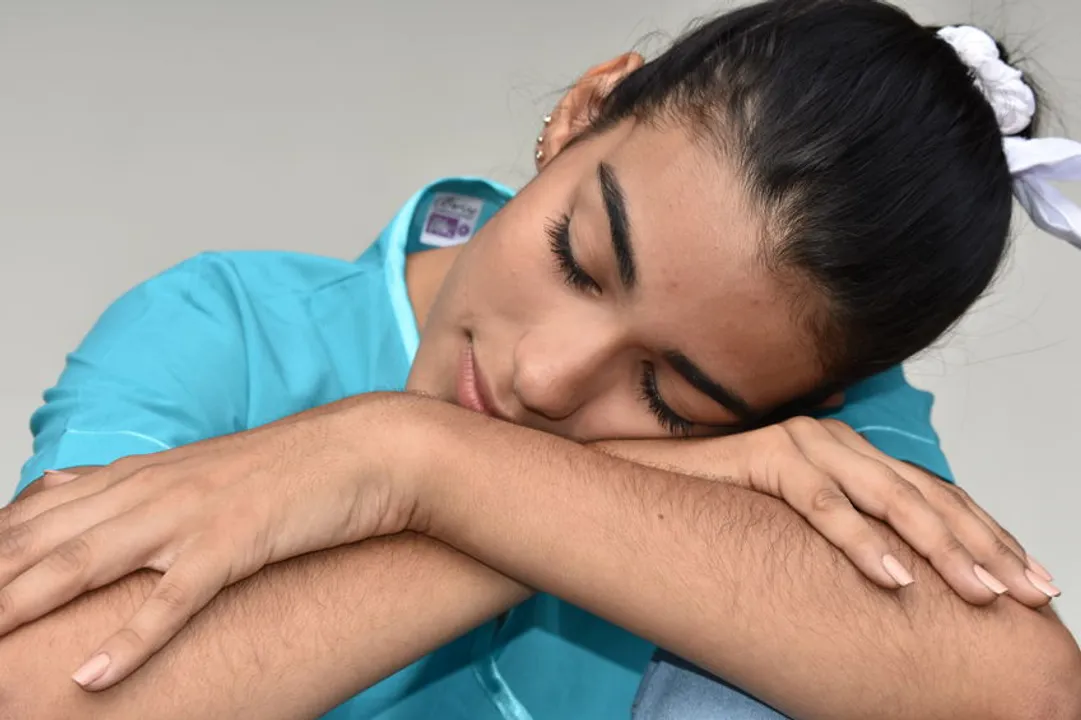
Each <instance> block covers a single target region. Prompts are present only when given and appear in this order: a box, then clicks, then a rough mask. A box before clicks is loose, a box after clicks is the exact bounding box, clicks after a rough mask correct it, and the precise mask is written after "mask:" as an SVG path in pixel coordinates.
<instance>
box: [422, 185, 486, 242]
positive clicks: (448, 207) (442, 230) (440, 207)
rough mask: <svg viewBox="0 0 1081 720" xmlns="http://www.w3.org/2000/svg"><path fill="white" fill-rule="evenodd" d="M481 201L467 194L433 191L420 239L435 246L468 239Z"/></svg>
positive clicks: (472, 231)
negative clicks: (433, 195) (430, 205)
mask: <svg viewBox="0 0 1081 720" xmlns="http://www.w3.org/2000/svg"><path fill="white" fill-rule="evenodd" d="M483 209H484V201H483V200H481V199H479V198H475V197H469V196H467V195H455V194H453V193H436V194H435V197H434V198H433V199H432V207H431V208H430V209H429V210H428V217H426V218H424V229H423V231H422V232H421V234H420V241H421V242H422V243H423V244H425V245H432V246H434V247H450V246H452V245H461V244H462V243H464V242H469V239H470V238H472V237H473V233H474V232H476V230H477V223H478V221H479V220H480V213H481V210H483Z"/></svg>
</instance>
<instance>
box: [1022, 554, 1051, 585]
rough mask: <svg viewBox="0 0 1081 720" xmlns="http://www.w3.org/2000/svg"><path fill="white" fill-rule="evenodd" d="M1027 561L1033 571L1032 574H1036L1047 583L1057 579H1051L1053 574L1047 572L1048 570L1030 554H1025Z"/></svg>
mask: <svg viewBox="0 0 1081 720" xmlns="http://www.w3.org/2000/svg"><path fill="white" fill-rule="evenodd" d="M1025 561H1026V562H1027V563H1028V566H1029V568H1031V569H1032V572H1034V573H1036V574H1037V575H1039V576H1040V577H1042V578H1043V579H1044V580H1046V581H1047V582H1051V581H1052V580H1054V579H1055V578H1053V577H1051V573H1049V572H1047V568H1045V567H1044V566H1043V565H1041V564H1040V563H1038V562H1036V558H1034V557H1032V556H1031V555H1029V554H1028V553H1025Z"/></svg>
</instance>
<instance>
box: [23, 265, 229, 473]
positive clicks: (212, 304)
mask: <svg viewBox="0 0 1081 720" xmlns="http://www.w3.org/2000/svg"><path fill="white" fill-rule="evenodd" d="M238 287H239V286H238V285H237V283H235V282H233V278H231V276H230V268H229V265H228V263H227V262H225V261H223V260H220V259H218V258H217V257H216V256H213V255H204V256H199V257H197V258H195V259H193V260H189V261H187V262H185V263H183V264H181V265H178V266H177V267H175V268H173V269H171V270H169V271H166V272H165V273H163V274H162V275H159V276H158V277H156V278H153V279H151V280H149V281H147V282H145V283H143V284H142V285H139V286H138V287H136V288H135V289H133V290H131V291H130V292H128V293H126V294H125V295H124V296H123V297H121V298H120V299H119V300H117V301H116V302H115V303H113V305H112V306H110V307H109V309H108V310H106V311H105V313H104V314H103V315H102V316H101V318H100V319H99V320H98V321H97V323H96V324H95V325H94V327H93V329H92V330H91V331H90V333H89V334H88V335H87V336H86V338H85V339H84V340H83V341H82V343H81V344H80V345H79V347H78V348H77V349H76V350H75V352H73V353H71V354H70V355H69V356H68V358H67V363H66V365H65V368H64V371H63V373H62V374H61V376H60V379H59V380H58V381H57V384H56V386H55V387H53V388H51V389H50V390H48V391H46V392H45V397H44V399H45V404H44V405H43V406H42V407H41V408H40V409H38V410H37V412H35V413H34V415H33V417H32V418H31V421H30V429H31V432H32V433H33V435H34V454H33V456H32V457H31V458H30V459H29V460H28V461H27V462H26V464H25V465H24V466H23V469H22V473H21V477H20V482H19V486H18V491H19V492H21V491H22V489H23V488H24V487H26V485H28V484H29V483H30V482H32V481H33V480H34V479H35V478H37V477H39V476H40V475H41V473H42V472H43V471H44V470H46V469H50V468H58V469H59V468H65V467H74V466H78V465H105V464H108V463H110V462H112V461H114V460H116V459H118V458H121V457H126V456H129V455H141V454H146V453H153V452H158V451H161V450H166V449H169V448H173V447H177V446H179V445H185V444H188V443H192V442H196V441H198V440H203V439H206V438H209V437H214V436H217V435H222V434H226V433H229V432H235V431H236V430H240V429H242V427H243V422H244V417H245V410H244V407H245V388H246V362H245V348H244V345H245V343H244V333H243V322H242V317H243V314H244V298H243V296H242V295H241V294H238V292H237V289H238Z"/></svg>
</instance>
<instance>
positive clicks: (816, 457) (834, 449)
mask: <svg viewBox="0 0 1081 720" xmlns="http://www.w3.org/2000/svg"><path fill="white" fill-rule="evenodd" d="M797 443H799V444H800V446H801V448H803V449H804V452H805V453H806V454H807V456H808V457H809V458H810V459H811V461H812V462H814V463H815V464H816V465H818V466H819V467H820V468H822V469H823V470H824V471H825V472H827V473H829V474H830V475H831V476H832V477H833V478H834V479H835V480H836V481H837V482H838V483H839V484H840V485H841V487H842V488H843V489H844V492H845V494H846V495H848V497H850V498H851V499H852V502H853V503H854V504H855V505H856V506H857V507H859V508H860V509H862V510H863V511H864V512H866V513H867V514H868V515H871V516H873V517H876V518H878V519H879V520H882V521H884V522H886V523H887V524H888V525H889V526H890V527H891V528H893V530H894V531H895V532H896V533H897V534H898V535H899V536H900V537H901V538H902V539H903V540H904V541H905V542H906V543H908V545H909V546H911V547H912V548H913V549H914V550H915V551H916V552H918V553H919V554H920V555H922V556H923V557H925V558H927V559H928V560H929V561H930V562H931V564H932V565H933V566H934V568H935V569H936V570H937V571H938V573H939V575H941V576H942V578H943V579H944V580H945V581H946V582H947V583H948V584H949V585H950V587H952V588H953V589H954V591H955V592H957V594H958V595H960V596H961V597H962V598H964V599H965V600H966V601H968V602H970V603H972V604H976V605H986V604H988V603H990V602H993V601H994V600H995V598H997V597H998V594H999V593H996V592H995V591H994V590H992V589H991V588H990V587H988V586H987V585H986V584H985V583H984V582H982V581H981V573H980V572H979V571H977V570H976V564H977V563H976V559H975V558H974V557H973V556H972V554H971V553H970V552H969V549H968V548H967V547H966V546H965V544H964V543H963V542H962V541H961V540H960V539H959V538H958V537H957V536H956V535H955V534H954V533H953V531H952V530H951V528H950V527H949V526H948V525H947V524H946V522H945V521H944V520H943V518H942V516H941V515H939V513H938V512H937V511H936V510H935V508H933V507H932V506H931V505H930V504H929V503H928V501H927V498H925V497H924V496H923V494H922V493H921V492H920V490H919V489H918V488H917V487H916V486H915V485H913V484H912V483H910V482H908V481H907V480H905V479H904V478H902V477H901V476H900V475H899V474H897V473H896V472H894V471H893V470H892V469H890V468H889V467H888V466H887V465H885V464H883V463H881V462H878V461H877V460H876V459H874V458H871V457H867V456H866V455H864V454H862V453H859V452H856V451H854V450H853V449H852V448H850V447H848V446H847V445H845V444H843V443H840V442H837V439H836V437H835V436H834V435H833V434H832V433H830V432H829V430H828V429H827V428H826V427H825V426H823V425H822V424H821V423H814V424H813V425H811V424H808V425H805V426H802V427H801V428H800V433H799V437H798V438H797Z"/></svg>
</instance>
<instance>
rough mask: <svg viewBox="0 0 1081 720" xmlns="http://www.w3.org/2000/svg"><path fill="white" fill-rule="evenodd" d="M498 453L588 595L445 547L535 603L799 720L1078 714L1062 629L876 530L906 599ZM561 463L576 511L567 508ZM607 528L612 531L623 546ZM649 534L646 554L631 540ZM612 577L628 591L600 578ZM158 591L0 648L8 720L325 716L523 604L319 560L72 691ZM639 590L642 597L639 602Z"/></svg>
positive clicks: (798, 541) (741, 512)
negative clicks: (635, 636) (950, 584)
mask: <svg viewBox="0 0 1081 720" xmlns="http://www.w3.org/2000/svg"><path fill="white" fill-rule="evenodd" d="M509 432H512V433H514V432H515V431H514V430H509ZM504 440H508V441H510V442H512V443H513V444H512V445H511V446H510V447H511V450H512V451H513V452H514V455H515V457H517V458H519V459H521V458H526V459H527V461H526V462H524V463H522V462H518V463H516V464H515V465H514V467H515V471H516V472H518V471H521V472H522V474H523V475H524V476H525V477H523V478H521V481H522V483H523V485H524V486H526V487H535V488H537V491H536V492H535V493H534V494H533V495H532V496H531V497H530V496H528V495H527V494H522V496H521V498H520V499H521V502H523V503H528V504H529V505H530V511H531V512H535V513H537V523H536V526H535V527H529V528H519V529H520V530H522V531H523V532H524V533H525V534H526V535H529V536H531V538H532V540H533V541H545V542H559V540H558V539H555V538H552V537H548V538H547V539H545V537H544V535H543V526H544V525H545V524H546V523H548V524H551V521H552V515H551V513H559V512H562V513H564V514H565V513H567V512H570V511H574V512H579V513H580V514H579V516H578V517H577V518H576V522H575V523H573V527H574V530H573V532H571V533H569V537H568V538H567V542H568V543H573V544H574V545H575V546H577V547H589V548H590V549H589V551H588V552H582V553H580V554H579V555H578V556H577V557H576V556H574V554H573V553H568V554H567V555H566V560H567V563H568V566H570V567H573V568H575V573H574V575H575V576H576V577H577V579H576V580H570V581H567V583H566V584H563V581H561V580H559V579H558V578H553V577H549V576H547V575H546V573H545V572H544V570H543V568H542V567H541V565H542V564H540V563H537V562H535V559H534V560H531V559H529V558H525V559H520V558H519V559H511V558H509V557H501V556H500V555H499V554H491V553H486V552H485V551H484V550H481V549H479V548H478V549H476V550H475V549H474V548H473V545H474V544H477V543H484V544H488V545H497V544H498V543H491V542H490V540H491V538H485V537H482V536H477V535H471V534H470V533H469V532H468V531H466V532H463V531H462V529H461V528H452V527H446V528H442V530H441V531H442V532H444V533H446V534H447V537H453V539H454V541H455V544H459V543H460V544H461V545H463V546H465V547H466V548H467V549H468V550H469V551H470V552H474V554H476V555H477V556H478V557H481V558H482V559H484V560H485V561H486V562H488V563H489V564H492V565H494V566H496V567H501V568H503V569H504V570H508V571H509V570H510V569H512V566H514V565H515V564H521V571H520V574H519V575H518V576H519V577H522V578H523V579H525V580H527V581H528V582H530V583H532V584H534V585H535V586H537V587H539V588H541V589H544V590H547V591H552V592H555V593H556V594H559V595H561V596H563V597H566V598H568V599H570V600H572V601H574V602H577V603H579V604H581V605H583V606H585V607H586V608H587V609H591V610H593V611H594V612H598V614H601V615H603V616H606V617H608V618H609V619H610V620H612V621H614V622H616V623H618V624H622V625H624V626H627V627H630V628H631V629H633V630H635V631H636V632H639V633H641V634H643V635H644V636H646V637H650V638H651V639H654V640H655V641H657V642H658V643H659V644H662V645H665V646H667V647H669V648H671V649H673V650H674V651H676V652H678V653H680V654H683V655H685V656H687V657H689V658H691V659H694V660H695V661H697V662H699V663H701V664H703V665H704V666H706V667H707V668H709V669H710V670H713V671H714V672H717V673H719V674H721V675H723V676H725V677H726V678H728V679H730V680H732V681H735V682H737V683H738V684H740V685H742V686H744V687H745V688H746V689H747V690H749V691H751V692H752V693H754V694H756V695H758V696H760V697H762V698H763V699H764V700H766V701H768V702H771V703H772V704H774V705H776V706H777V707H779V708H780V709H782V710H784V711H786V712H787V713H788V714H791V715H793V716H796V717H801V718H815V717H830V718H843V717H853V718H865V717H869V716H874V717H883V718H894V717H895V718H921V719H924V718H937V717H941V718H958V717H973V718H1042V719H1053V718H1068V719H1070V720H1075V718H1077V717H1081V709H1079V707H1078V703H1079V702H1081V656H1079V655H1078V651H1077V647H1076V644H1075V643H1074V641H1073V639H1072V638H1071V637H1070V635H1069V633H1068V632H1067V631H1066V630H1065V628H1063V627H1062V626H1061V624H1060V623H1058V622H1057V620H1055V619H1054V617H1053V616H1052V615H1051V614H1050V612H1042V613H1038V612H1034V611H1032V610H1029V609H1028V608H1024V607H1022V606H1020V605H1018V604H1016V603H1014V602H1013V601H1011V600H1009V599H1002V600H1000V601H998V602H996V603H995V604H994V605H992V606H990V607H988V608H976V607H972V606H969V605H967V604H966V603H964V602H963V601H962V600H960V599H959V598H958V597H957V596H956V595H955V594H954V593H953V592H952V591H951V590H950V589H949V588H947V587H946V586H945V584H944V583H943V582H942V581H941V580H940V579H939V577H938V575H937V573H936V572H935V571H934V570H933V569H932V568H930V567H929V566H928V565H927V564H926V563H925V562H924V561H922V559H921V558H919V557H917V556H916V555H915V554H914V553H912V552H911V551H910V550H909V549H908V548H907V546H906V545H905V544H904V543H902V542H901V541H900V540H899V539H897V538H896V537H895V536H893V535H892V533H890V531H888V530H887V529H885V528H884V527H882V526H878V529H879V531H880V532H882V533H883V535H884V536H885V537H887V538H889V543H890V545H891V547H892V548H893V550H894V553H895V554H896V555H897V556H898V557H899V558H900V559H901V561H902V562H903V563H905V564H906V565H907V566H908V567H910V568H912V569H913V571H914V575H915V576H916V579H917V582H916V585H915V586H913V587H911V588H908V589H906V590H905V591H903V592H901V593H891V592H886V591H882V590H879V589H877V588H876V587H874V586H872V585H871V584H870V583H868V582H867V581H866V580H864V579H863V578H862V577H861V576H860V575H859V573H858V572H857V571H856V570H855V569H854V568H853V567H852V566H851V563H850V562H849V561H848V560H847V559H846V558H844V556H842V555H841V554H840V553H839V552H838V551H836V550H835V549H834V548H833V547H832V546H830V545H829V544H828V543H827V542H826V541H825V540H824V539H822V538H821V537H820V536H819V535H818V534H817V533H816V532H815V531H813V530H812V529H811V528H810V527H809V526H808V525H807V524H806V523H805V522H804V521H803V520H802V519H801V518H799V517H798V516H797V515H796V514H795V513H794V512H793V511H792V510H790V509H789V508H788V507H787V506H785V505H784V504H783V503H781V502H779V501H776V500H774V499H772V498H768V497H765V496H762V495H758V494H756V493H753V492H749V491H746V490H742V489H740V488H738V487H733V486H728V485H723V484H718V483H706V482H704V481H701V480H696V479H693V478H687V477H682V476H677V475H673V474H671V473H666V472H661V471H656V470H650V469H646V468H641V467H638V466H634V465H629V464H627V463H623V462H621V461H617V460H614V459H612V458H609V457H606V456H603V455H601V454H599V453H592V452H588V451H585V450H583V451H582V453H580V454H579V453H576V454H574V455H573V457H571V458H569V459H568V460H567V463H570V464H571V465H570V466H568V465H567V464H565V463H552V462H551V452H552V447H551V446H549V445H546V444H545V443H548V442H549V441H547V440H544V439H535V438H532V437H530V438H529V439H523V437H521V436H518V435H516V436H515V437H508V438H504ZM552 442H556V443H557V444H558V441H557V440H553V441H552ZM533 443H536V444H533ZM529 458H532V462H530V461H529V460H528V459H529ZM541 459H544V462H540V460H541ZM500 463H501V460H500V458H498V457H495V458H492V459H491V460H490V461H487V462H483V463H481V464H479V465H478V464H476V463H474V466H473V467H474V471H476V472H480V473H483V474H485V475H486V476H488V477H489V478H490V479H492V480H495V479H496V478H498V477H499V475H500V473H503V474H505V472H506V470H507V466H506V464H502V465H501V464H500ZM569 467H573V475H574V477H573V478H569V479H570V480H572V481H573V482H574V483H575V491H574V495H575V498H576V502H575V503H574V506H573V508H572V507H568V506H561V505H560V499H559V498H560V495H561V494H564V495H565V494H566V493H565V487H564V488H561V487H560V483H561V481H560V480H559V478H560V477H562V475H567V470H568V469H569ZM561 473H562V475H561ZM565 479H566V478H565ZM545 483H549V484H548V485H545ZM479 487H483V484H482V485H480V486H479ZM545 487H548V490H545V489H544V488H545ZM583 487H584V488H587V490H586V491H585V492H586V496H582V495H581V494H580V493H581V492H582V488H583ZM491 497H494V496H491ZM479 499H482V500H483V497H481V498H479ZM574 508H591V510H589V511H588V512H586V511H577V510H574ZM660 515H663V516H664V520H663V522H662V521H661V519H660V517H659V516H660ZM606 518H607V520H606ZM613 518H616V519H618V522H619V525H620V528H621V531H620V532H619V533H612V532H611V530H612V524H611V522H612V519H613ZM562 527H563V528H566V527H568V524H567V523H565V522H564V524H563V525H562ZM645 537H648V538H649V539H650V542H648V543H647V542H641V541H638V540H636V538H645ZM561 550H562V549H561ZM587 556H588V557H587ZM630 557H633V558H634V562H633V563H630V562H629V558H630ZM604 567H618V568H621V570H620V571H621V572H622V574H623V575H625V576H627V577H626V578H624V579H620V578H619V577H617V576H616V574H613V573H609V575H611V577H608V576H606V575H605V573H604V570H603V568H604ZM598 570H600V575H598V574H597V572H598ZM512 574H514V573H512ZM152 583H153V577H152V576H151V574H150V573H141V574H137V575H134V576H131V577H129V578H127V579H125V580H123V581H121V582H119V583H116V584H114V585H113V586H111V587H109V588H106V589H104V590H102V591H99V592H97V593H95V594H92V595H89V596H87V597H85V598H82V599H80V600H79V601H77V602H75V603H73V604H71V605H69V606H67V607H66V608H64V609H63V610H61V611H59V612H57V613H54V614H52V615H50V616H48V617H46V618H44V619H42V620H40V621H38V622H36V623H33V624H31V625H29V626H27V627H24V628H22V629H20V630H19V631H17V632H16V633H14V634H13V635H11V636H9V637H6V638H3V639H2V640H0V667H4V668H5V673H4V674H3V676H2V677H0V709H2V710H3V712H2V713H0V714H2V715H3V716H4V717H19V718H31V719H32V718H50V717H73V716H75V717H79V716H106V717H117V718H126V717H131V718H136V717H145V716H147V713H148V712H149V711H150V710H151V709H152V710H153V715H154V717H160V718H170V717H176V718H181V717H193V716H196V717H207V718H215V717H222V718H224V717H234V716H236V715H237V714H238V713H239V714H244V715H249V716H258V717H267V718H276V717H280V718H295V717H305V716H307V717H314V716H316V715H318V714H319V713H320V712H322V711H324V710H326V709H329V708H330V707H333V706H334V705H335V704H337V703H339V702H341V701H343V700H345V699H346V698H348V697H349V696H350V695H352V694H353V693H355V692H357V691H359V690H360V689H361V688H363V687H366V686H368V685H370V684H372V683H373V682H375V681H377V680H378V679H380V678H382V677H385V676H386V675H388V674H390V673H392V672H393V671H394V670H396V669H398V668H400V667H402V666H404V665H406V664H408V663H409V662H411V661H412V660H414V659H415V658H417V657H419V656H421V655H423V654H425V653H426V652H428V651H429V650H431V649H433V648H434V647H437V646H439V645H441V644H442V643H444V642H446V641H447V640H449V639H450V638H452V637H454V636H456V635H459V634H461V633H463V632H465V631H467V630H468V629H470V628H472V627H474V626H476V625H478V624H480V623H482V622H484V621H485V620H486V619H488V618H490V617H492V616H493V615H495V614H497V613H499V612H500V611H502V610H504V609H507V608H509V607H511V606H513V605H514V604H516V603H517V602H519V601H520V600H521V599H523V598H524V597H525V596H526V595H527V594H528V592H529V591H528V590H527V589H526V588H525V587H524V586H522V585H520V584H519V583H517V582H515V581H512V580H509V579H507V578H506V577H504V576H503V575H501V574H499V573H497V572H495V571H493V570H491V569H489V568H488V567H486V566H485V565H482V564H480V563H479V562H477V561H476V560H473V559H472V558H470V557H467V556H466V555H462V554H460V553H458V552H457V551H455V550H452V549H450V548H449V547H447V546H446V545H443V544H441V543H440V542H439V541H437V540H433V539H431V538H429V537H426V536H421V535H413V534H403V535H399V536H395V537H392V538H386V539H381V540H376V541H369V542H365V543H362V544H360V545H356V546H350V547H346V548H339V549H336V550H333V551H327V552H321V553H316V554H313V555H308V556H304V557H301V558H297V559H294V560H291V561H288V562H285V563H281V564H278V565H274V566H271V567H268V568H266V569H265V570H263V571H262V572H260V573H259V574H258V575H256V576H254V577H253V578H250V579H249V580H247V581H244V582H242V583H240V584H238V585H237V586H234V587H233V588H230V589H229V590H228V591H226V592H225V593H223V594H221V595H220V596H219V597H218V598H216V599H215V600H214V601H213V603H212V604H211V605H210V606H209V607H208V608H207V609H206V610H205V611H203V612H202V613H201V614H200V615H198V616H197V617H196V618H195V621H194V622H193V623H192V624H191V625H190V626H189V627H188V628H187V629H185V630H184V632H183V633H182V634H181V635H180V636H179V637H178V638H177V639H176V640H174V641H173V642H172V643H171V644H170V645H169V646H167V647H166V649H165V650H164V651H162V652H161V653H159V654H158V655H157V656H156V657H155V658H154V659H153V660H152V661H151V663H150V664H148V665H147V666H146V667H145V668H143V669H142V670H141V671H139V672H138V673H137V674H136V675H135V676H134V677H132V678H131V679H130V680H128V681H126V682H125V683H123V684H121V685H120V686H118V687H117V688H114V689H112V690H109V691H106V692H104V693H98V694H89V693H84V692H83V691H81V690H80V689H78V688H77V687H76V686H75V685H74V683H72V682H71V681H70V679H68V674H69V673H70V671H71V670H72V669H73V668H74V667H75V666H77V665H78V664H79V663H80V662H81V661H82V660H83V659H84V658H85V657H86V654H87V653H89V652H90V651H91V650H92V649H93V648H94V647H95V645H96V643H98V642H99V641H100V640H101V639H102V638H103V637H105V636H106V635H108V634H109V633H110V632H111V631H113V630H114V629H115V628H116V627H118V626H120V625H121V624H122V623H123V621H124V620H125V619H126V618H127V617H128V616H129V615H130V614H131V612H132V611H133V610H134V609H135V608H136V607H137V606H138V605H139V603H140V602H141V601H142V600H143V599H144V598H145V597H146V596H147V595H148V594H149V592H150V590H151V587H152ZM626 584H630V585H634V586H636V587H638V588H639V590H641V588H643V587H645V588H647V591H645V592H641V591H639V592H635V593H627V592H626V588H625V587H623V585H626ZM613 585H614V586H615V587H612V586H613ZM605 586H607V587H605ZM432 597H439V598H441V600H442V601H441V602H440V603H431V602H429V599H430V598H432ZM629 597H631V598H633V599H632V600H630V601H628V600H627V598H629ZM704 599H708V601H707V600H704ZM779 658H783V662H781V663H778V659H779Z"/></svg>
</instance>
